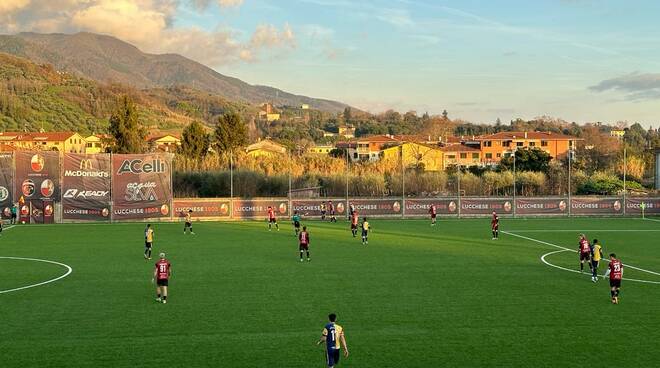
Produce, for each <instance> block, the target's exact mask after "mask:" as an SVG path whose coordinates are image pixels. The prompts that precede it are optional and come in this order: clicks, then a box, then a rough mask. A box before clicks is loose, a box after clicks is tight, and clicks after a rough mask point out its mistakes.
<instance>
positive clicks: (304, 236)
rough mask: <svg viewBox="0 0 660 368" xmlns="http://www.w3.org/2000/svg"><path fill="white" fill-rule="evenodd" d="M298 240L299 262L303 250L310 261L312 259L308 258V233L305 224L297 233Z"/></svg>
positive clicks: (301, 259) (301, 258)
mask: <svg viewBox="0 0 660 368" xmlns="http://www.w3.org/2000/svg"><path fill="white" fill-rule="evenodd" d="M298 240H299V241H300V246H299V247H298V248H299V249H300V262H302V261H303V252H307V262H310V261H311V260H312V259H311V258H309V233H308V232H307V226H303V229H302V231H301V232H300V234H298Z"/></svg>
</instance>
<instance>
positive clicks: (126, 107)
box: [109, 96, 147, 153]
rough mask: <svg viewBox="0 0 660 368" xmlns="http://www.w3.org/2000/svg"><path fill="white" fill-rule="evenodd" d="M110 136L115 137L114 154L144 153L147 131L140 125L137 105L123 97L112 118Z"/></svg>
mask: <svg viewBox="0 0 660 368" xmlns="http://www.w3.org/2000/svg"><path fill="white" fill-rule="evenodd" d="M109 131H110V134H111V135H112V136H113V137H114V145H113V147H112V152H114V153H143V152H144V151H145V148H146V144H145V138H146V137H147V130H146V129H145V128H144V127H143V126H142V125H141V124H140V121H139V119H138V112H137V110H136V108H135V104H134V103H133V101H132V100H131V99H130V98H129V97H128V96H123V97H122V98H121V99H120V101H119V103H118V104H117V107H116V108H115V111H114V112H113V113H112V115H111V116H110V128H109Z"/></svg>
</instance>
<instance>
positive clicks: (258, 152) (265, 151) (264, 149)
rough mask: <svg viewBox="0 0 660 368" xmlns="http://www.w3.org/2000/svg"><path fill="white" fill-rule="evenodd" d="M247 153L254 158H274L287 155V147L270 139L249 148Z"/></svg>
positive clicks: (246, 150)
mask: <svg viewBox="0 0 660 368" xmlns="http://www.w3.org/2000/svg"><path fill="white" fill-rule="evenodd" d="M245 152H246V153H247V154H248V156H252V157H273V156H277V155H284V154H286V147H284V146H283V145H281V144H279V143H277V142H273V141H272V140H270V139H264V140H260V141H259V142H257V143H253V144H251V145H249V146H247V148H246V149H245Z"/></svg>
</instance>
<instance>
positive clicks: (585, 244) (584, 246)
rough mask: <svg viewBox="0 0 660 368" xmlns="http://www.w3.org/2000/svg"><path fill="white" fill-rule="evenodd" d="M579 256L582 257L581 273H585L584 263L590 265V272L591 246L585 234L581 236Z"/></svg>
mask: <svg viewBox="0 0 660 368" xmlns="http://www.w3.org/2000/svg"><path fill="white" fill-rule="evenodd" d="M578 254H579V255H580V272H584V262H585V261H586V262H587V263H588V264H589V270H591V246H590V245H589V240H587V237H586V236H585V235H584V234H580V240H579V241H578Z"/></svg>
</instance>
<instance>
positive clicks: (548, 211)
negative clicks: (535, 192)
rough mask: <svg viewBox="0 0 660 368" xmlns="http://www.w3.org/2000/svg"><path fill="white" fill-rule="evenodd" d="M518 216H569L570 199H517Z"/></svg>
mask: <svg viewBox="0 0 660 368" xmlns="http://www.w3.org/2000/svg"><path fill="white" fill-rule="evenodd" d="M516 215H568V198H516Z"/></svg>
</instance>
